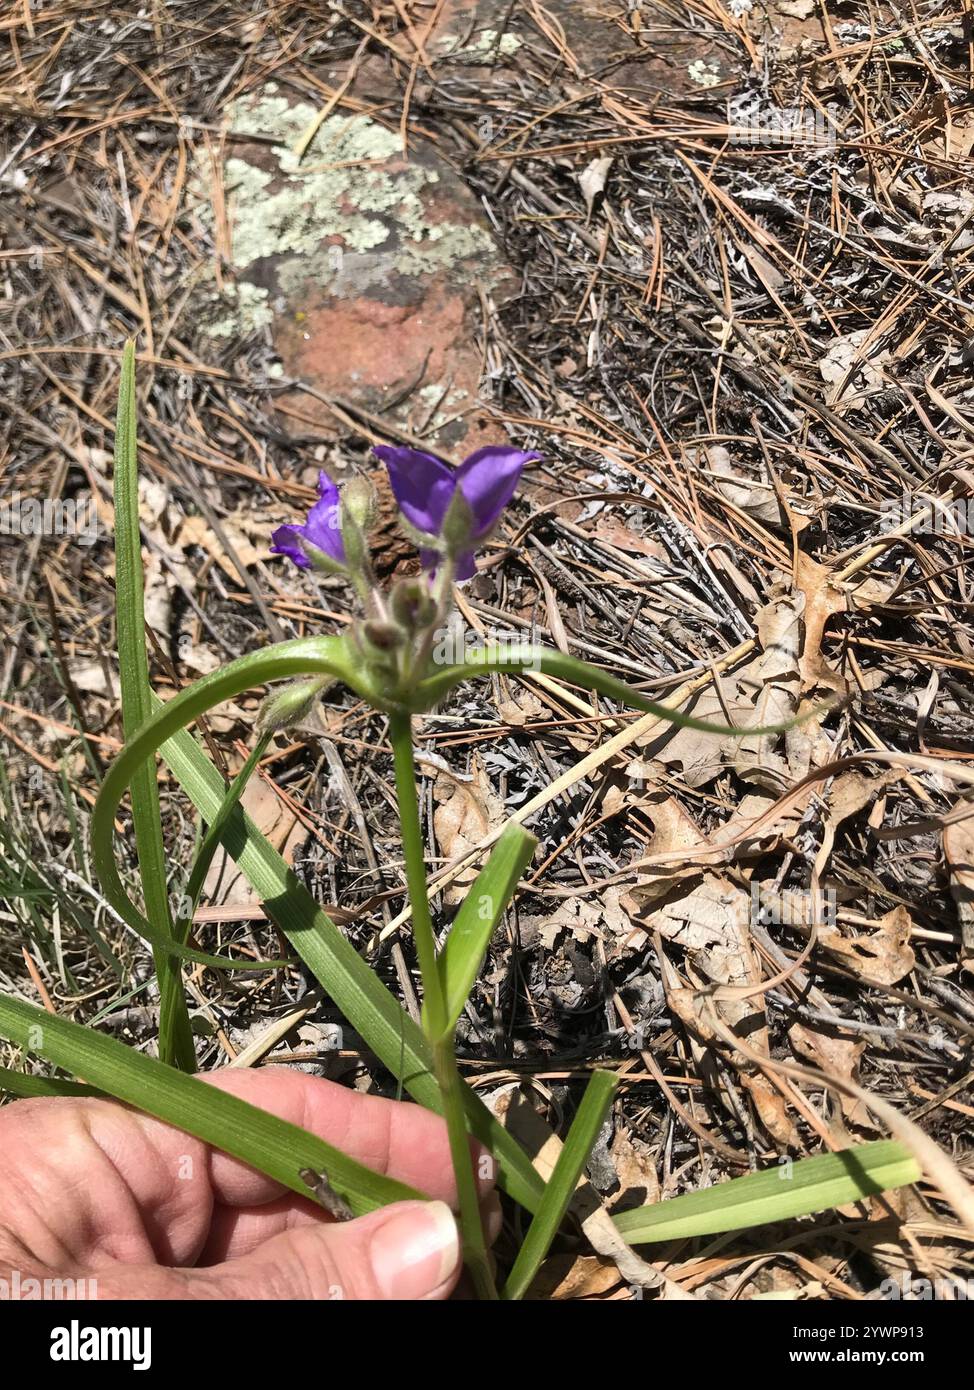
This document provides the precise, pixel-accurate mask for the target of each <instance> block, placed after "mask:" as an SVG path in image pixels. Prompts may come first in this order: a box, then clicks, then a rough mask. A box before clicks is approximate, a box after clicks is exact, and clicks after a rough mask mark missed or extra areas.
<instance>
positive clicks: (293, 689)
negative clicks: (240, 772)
mask: <svg viewBox="0 0 974 1390" xmlns="http://www.w3.org/2000/svg"><path fill="white" fill-rule="evenodd" d="M331 684H332V679H331V677H330V676H324V677H322V676H315V677H313V678H312V679H310V680H306V681H295V682H294V684H293V685H286V686H285V687H284V688H283V690H275V691H273V692H272V693H271V694H270V695H268V696H267V699H266V700H265V701H264V703H263V704H262V705H261V707H260V710H259V711H258V714H257V730H258V732H259V733H262V734H276V733H278V732H280V730H282V729H290V728H291V727H292V726H293V725H295V724H300V723H301V721H302V719H306V718H307V716H308V715H309V714H310V713H311V711H312V709H313V708H314V706H315V702H316V700H317V699H318V697H319V696H320V695H322V694H323V693H324V691H325V689H326V688H327V687H328V686H329V685H331Z"/></svg>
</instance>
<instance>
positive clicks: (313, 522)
mask: <svg viewBox="0 0 974 1390" xmlns="http://www.w3.org/2000/svg"><path fill="white" fill-rule="evenodd" d="M339 507H340V504H339V497H338V488H337V487H336V486H335V484H334V483H333V482H332V480H331V479H330V478H329V476H328V474H327V473H324V472H322V473H319V474H318V501H317V502H316V503H315V504H314V506H313V507H312V508H311V511H310V512H309V513H308V520H307V521H306V522H305V524H304V526H303V527H302V528H301V530H302V532H303V534H304V537H305V539H306V540H309V541H310V542H311V544H312V545H316V546H317V547H318V549H319V550H323V551H324V552H325V554H326V555H330V556H331V558H332V559H333V560H344V558H345V546H344V544H343V543H342V533H341V530H340V529H339V517H340V510H339Z"/></svg>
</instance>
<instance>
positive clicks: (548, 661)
mask: <svg viewBox="0 0 974 1390" xmlns="http://www.w3.org/2000/svg"><path fill="white" fill-rule="evenodd" d="M531 671H540V672H541V673H542V674H544V675H546V676H555V677H557V678H558V679H559V680H563V681H567V682H569V683H570V684H572V685H579V686H582V687H583V688H584V689H586V690H597V691H598V692H599V694H600V695H607V696H608V697H609V698H610V699H612V700H618V701H619V703H620V704H624V705H629V706H631V708H633V709H638V710H642V711H643V712H644V713H646V714H655V715H656V716H657V717H658V718H660V719H665V720H666V721H667V723H670V724H675V725H677V727H678V728H681V729H698V730H699V731H700V732H701V733H705V734H721V735H723V736H725V737H726V736H727V735H728V734H739V735H741V736H742V737H743V736H744V735H748V736H753V735H755V734H783V733H787V732H788V731H789V730H791V729H794V728H797V726H798V725H800V724H804V723H807V721H808V720H809V719H813V718H814V717H815V716H816V715H818V714H821V713H823V712H824V711H825V710H827V709H829V708H830V706H829V705H828V704H823V705H819V706H817V707H816V708H814V709H812V710H809V711H807V712H806V713H805V714H803V715H801V716H800V717H799V718H796V719H787V720H785V721H784V722H783V723H781V724H761V725H756V726H754V727H751V728H740V729H734V728H731V726H730V725H728V724H713V723H711V721H710V720H708V719H696V718H694V716H693V715H691V714H682V713H681V712H680V711H679V710H675V709H670V708H669V707H668V706H667V705H661V704H658V703H657V702H656V701H655V700H650V699H648V698H647V697H646V696H645V695H644V694H643V693H642V691H640V690H636V689H634V688H633V687H632V686H631V685H627V684H626V683H625V681H620V680H617V679H616V678H615V676H610V675H608V673H607V672H605V671H602V670H600V669H599V667H598V666H590V665H589V663H588V662H587V661H580V660H579V659H578V657H575V656H566V655H565V654H564V653H563V652H556V651H552V650H549V649H548V648H547V647H530V646H525V647H513V648H512V647H509V646H505V645H503V644H493V645H492V644H488V645H486V646H484V647H473V648H471V649H469V650H468V651H467V653H466V655H465V657H464V660H463V662H462V663H460V664H458V665H456V666H442V667H440V668H439V669H438V670H437V671H435V672H434V674H433V675H431V676H428V677H427V678H426V680H424V681H420V683H419V685H418V686H417V687H416V691H415V694H414V696H413V697H412V699H411V701H410V707H411V708H412V709H413V710H415V711H416V712H417V713H419V712H421V711H423V710H428V709H430V708H432V706H433V705H436V704H438V703H439V702H440V701H441V700H442V699H443V698H444V697H445V696H446V695H448V694H449V692H450V691H451V690H452V689H453V688H454V686H457V685H459V684H460V683H461V682H462V681H468V680H471V679H472V678H473V677H474V676H482V675H484V674H486V673H488V672H493V673H498V674H507V675H523V674H525V672H531Z"/></svg>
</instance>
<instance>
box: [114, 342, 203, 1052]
mask: <svg viewBox="0 0 974 1390" xmlns="http://www.w3.org/2000/svg"><path fill="white" fill-rule="evenodd" d="M135 417H136V405H135V347H134V344H132V343H131V342H129V343H126V345H125V351H124V353H123V354H122V375H121V381H120V383H119V391H118V418H117V422H116V429H115V474H114V496H115V608H116V620H117V628H118V667H119V678H120V681H121V693H122V725H123V728H124V730H125V737H126V739H130V738H131V737H132V736H133V734H135V733H137V732H138V730H139V729H140V728H141V727H142V725H143V724H144V723H146V721H147V720H148V719H149V717H150V715H151V713H152V706H151V694H152V692H151V689H150V686H149V663H148V658H147V656H146V650H145V602H144V594H143V587H142V541H141V536H140V533H139V478H138V457H137V444H136V428H135ZM132 823H133V826H134V829H135V847H136V853H137V856H138V864H139V877H140V879H141V881H142V895H143V898H144V900H145V910H146V915H147V917H148V919H149V921H150V922H151V923H152V924H153V925H154V927H155V929H156V931H157V932H158V933H160V934H161V935H162V936H168V937H172V936H173V935H174V927H173V921H172V916H171V914H170V910H169V890H168V884H167V881H166V855H165V848H164V846H163V841H162V820H161V816H160V810H159V788H158V786H157V784H156V773H155V760H154V759H151V758H150V759H147V760H146V761H145V762H144V763H143V764H142V766H141V767H140V768H139V769H138V772H137V773H136V775H135V777H134V778H133V780H132ZM153 955H154V958H155V967H156V973H157V975H158V976H159V991H160V1001H159V1002H160V1022H159V1056H160V1057H161V1058H162V1060H163V1061H164V1062H169V1063H171V1064H172V1065H174V1066H179V1067H181V1068H182V1069H183V1070H184V1071H195V1069H196V1049H195V1047H194V1044H193V1033H192V1028H191V1027H190V1021H189V1011H188V1009H187V1007H186V996H185V994H184V992H183V982H182V973H181V970H180V966H179V961H178V959H177V958H176V957H175V956H172V955H167V954H166V953H165V952H164V951H163V950H162V948H161V946H159V947H156V948H155V949H154V951H153Z"/></svg>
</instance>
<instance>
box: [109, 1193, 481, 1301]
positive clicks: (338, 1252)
mask: <svg viewBox="0 0 974 1390" xmlns="http://www.w3.org/2000/svg"><path fill="white" fill-rule="evenodd" d="M459 1273H460V1241H459V1236H458V1232H457V1226H456V1221H455V1220H454V1218H453V1214H452V1212H451V1211H450V1208H449V1207H448V1206H446V1204H445V1203H443V1202H397V1203H395V1204H394V1205H393V1206H389V1207H384V1208H383V1209H382V1210H381V1211H376V1212H372V1213H371V1214H370V1215H369V1216H362V1217H359V1218H358V1219H357V1220H355V1221H346V1222H339V1223H337V1224H333V1225H324V1224H319V1225H310V1226H304V1227H302V1228H301V1229H299V1230H294V1231H288V1232H286V1233H284V1234H282V1235H277V1236H274V1237H272V1238H271V1239H270V1240H266V1241H264V1242H262V1244H260V1245H259V1246H258V1247H257V1248H256V1249H255V1250H254V1251H253V1252H252V1253H251V1254H250V1255H248V1256H246V1257H245V1258H243V1259H239V1260H232V1261H230V1262H229V1263H227V1264H220V1265H215V1266H212V1267H210V1268H209V1269H205V1270H204V1269H192V1270H187V1269H179V1270H175V1269H171V1270H160V1269H158V1268H155V1269H153V1268H150V1269H147V1270H145V1271H141V1270H139V1271H131V1272H130V1273H128V1274H127V1275H126V1277H125V1278H124V1279H122V1278H119V1276H118V1275H117V1274H114V1273H111V1272H109V1273H108V1274H107V1275H105V1276H103V1277H100V1278H99V1282H98V1296H99V1299H102V1300H105V1299H115V1298H151V1299H192V1300H194V1301H202V1300H208V1299H237V1300H240V1299H317V1300H328V1301H338V1300H363V1299H379V1300H386V1299H432V1300H436V1299H445V1298H448V1297H449V1295H450V1293H451V1291H452V1290H453V1288H454V1286H455V1285H456V1282H457V1279H458V1277H459ZM143 1276H144V1277H143Z"/></svg>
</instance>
